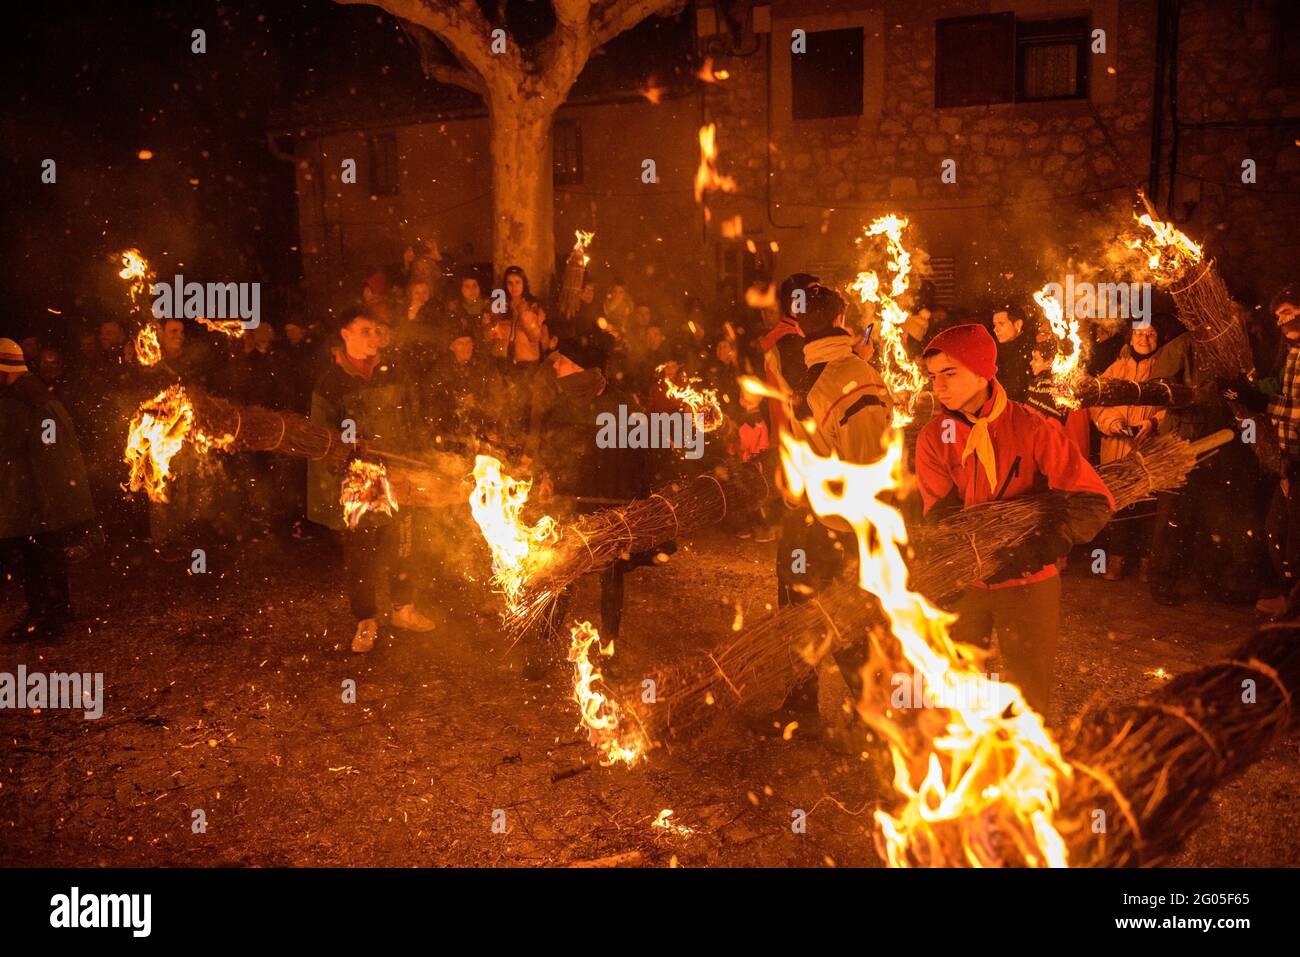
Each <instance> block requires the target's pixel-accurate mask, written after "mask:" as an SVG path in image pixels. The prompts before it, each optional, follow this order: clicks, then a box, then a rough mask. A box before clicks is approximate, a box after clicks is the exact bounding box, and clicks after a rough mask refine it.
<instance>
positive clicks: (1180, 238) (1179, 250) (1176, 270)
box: [1125, 213, 1205, 283]
mask: <svg viewBox="0 0 1300 957" xmlns="http://www.w3.org/2000/svg"><path fill="white" fill-rule="evenodd" d="M1133 218H1134V219H1136V220H1137V221H1138V222H1139V223H1141V224H1142V225H1143V226H1145V227H1146V228H1147V229H1148V230H1149V231H1150V233H1151V235H1149V236H1148V235H1147V234H1146V233H1143V234H1141V235H1139V236H1138V237H1137V238H1136V239H1131V240H1129V241H1128V242H1127V243H1126V244H1125V245H1127V246H1128V248H1129V249H1136V250H1138V251H1139V252H1141V253H1142V254H1144V255H1145V256H1146V257H1147V268H1149V269H1150V270H1151V273H1152V275H1153V276H1154V277H1155V278H1156V279H1157V280H1158V281H1160V282H1164V283H1168V282H1172V281H1174V280H1176V279H1177V278H1178V277H1179V276H1180V275H1182V273H1183V272H1184V271H1185V270H1187V269H1188V268H1190V267H1192V266H1195V265H1196V264H1198V263H1200V262H1201V261H1202V260H1203V259H1204V258H1205V256H1204V253H1203V252H1202V250H1201V247H1200V246H1199V245H1198V244H1197V243H1194V242H1192V241H1191V240H1190V239H1188V238H1187V235H1186V234H1185V233H1183V232H1182V231H1181V230H1179V229H1178V228H1177V227H1176V226H1174V225H1173V224H1172V223H1166V222H1162V221H1161V220H1158V219H1156V218H1155V217H1154V216H1152V215H1151V214H1150V213H1143V214H1142V215H1141V216H1137V215H1134V217H1133Z"/></svg>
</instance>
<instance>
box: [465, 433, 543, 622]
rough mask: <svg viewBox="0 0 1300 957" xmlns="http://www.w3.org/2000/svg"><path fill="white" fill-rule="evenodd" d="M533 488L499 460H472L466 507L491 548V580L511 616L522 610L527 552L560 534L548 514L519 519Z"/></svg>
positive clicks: (485, 457) (483, 457)
mask: <svg viewBox="0 0 1300 957" xmlns="http://www.w3.org/2000/svg"><path fill="white" fill-rule="evenodd" d="M532 487H533V483H532V482H529V481H523V480H516V479H512V478H511V477H510V476H509V475H505V474H504V473H502V471H501V463H500V462H499V461H498V460H496V459H494V458H493V457H492V456H490V455H480V456H477V457H476V458H475V459H474V490H473V491H472V492H471V493H470V497H469V508H470V512H471V513H472V514H473V515H474V521H475V522H477V523H478V527H479V531H481V532H482V533H483V538H484V539H486V540H487V543H488V548H490V549H491V551H492V581H493V582H494V583H495V584H496V585H497V586H498V587H499V588H500V589H501V591H502V593H503V594H504V595H505V600H506V607H507V609H508V610H509V613H510V614H511V615H516V614H518V613H519V612H520V611H522V606H521V605H520V597H521V596H522V594H523V590H524V584H525V582H526V579H527V575H526V571H525V563H526V562H527V561H528V559H529V553H530V552H537V551H539V550H540V549H543V548H545V547H546V546H548V545H552V544H554V543H555V542H556V541H558V540H559V537H560V533H559V526H558V525H557V524H556V522H555V519H553V518H551V517H550V516H549V515H546V516H543V517H542V518H541V519H540V520H539V521H538V522H537V523H536V524H535V525H531V526H530V525H526V524H524V522H523V521H522V520H521V519H520V517H519V516H520V514H521V513H522V512H523V509H524V505H525V504H527V502H528V492H529V491H530V490H531V489H532ZM534 557H536V556H535V555H534Z"/></svg>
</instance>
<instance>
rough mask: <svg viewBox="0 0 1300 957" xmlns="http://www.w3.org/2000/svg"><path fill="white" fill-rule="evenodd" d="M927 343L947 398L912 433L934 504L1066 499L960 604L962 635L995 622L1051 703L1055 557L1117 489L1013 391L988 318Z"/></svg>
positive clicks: (1099, 521)
mask: <svg viewBox="0 0 1300 957" xmlns="http://www.w3.org/2000/svg"><path fill="white" fill-rule="evenodd" d="M923 355H924V360H925V364H926V369H927V371H928V372H929V373H930V378H931V380H932V382H933V385H934V394H935V397H936V398H937V399H938V400H939V402H940V404H941V405H942V406H943V409H944V411H943V412H942V413H940V414H939V415H937V416H935V418H933V419H931V420H930V422H929V424H928V425H926V427H925V429H924V430H922V432H921V435H920V438H919V439H918V440H917V444H916V476H917V481H918V483H919V485H920V489H921V497H922V499H923V500H924V504H925V511H926V513H927V514H930V513H931V512H932V511H934V510H935V508H936V506H939V505H940V503H946V502H947V501H948V500H953V505H954V506H958V507H961V508H970V507H971V506H973V505H979V504H980V503H982V502H991V501H996V500H998V499H1003V498H1012V497H1014V496H1016V495H1031V494H1035V493H1038V492H1043V491H1047V490H1048V489H1051V490H1052V492H1053V494H1055V495H1057V496H1059V497H1060V499H1061V503H1060V504H1061V508H1059V509H1056V510H1054V515H1055V516H1056V517H1054V518H1052V519H1051V520H1049V521H1047V522H1045V523H1044V524H1043V525H1041V526H1040V527H1039V528H1038V529H1036V531H1035V533H1034V535H1033V536H1032V537H1031V538H1030V539H1029V540H1028V541H1026V542H1024V543H1023V544H1021V545H1019V546H1016V547H1015V548H1012V549H1009V550H1007V551H1006V552H1004V553H1003V554H1002V555H999V556H998V561H997V566H998V568H999V571H998V572H997V573H996V574H994V575H990V576H989V577H988V578H987V579H985V580H984V581H980V582H976V583H974V584H973V585H970V586H969V587H968V588H966V590H965V591H963V592H962V595H961V598H960V599H959V600H958V602H957V604H956V606H955V607H954V608H953V609H952V610H953V612H954V613H955V614H957V615H958V616H959V617H958V620H957V622H956V624H955V625H954V626H953V632H952V633H953V637H954V638H955V639H957V640H958V641H963V642H966V643H968V644H973V645H979V646H981V647H987V646H988V645H989V642H990V640H991V638H992V636H993V632H994V631H997V633H998V645H999V647H1000V649H1001V651H1002V656H1003V659H1004V661H1005V662H1006V668H1007V671H1008V677H1009V678H1010V679H1011V680H1012V681H1014V682H1015V683H1016V684H1017V685H1019V686H1020V688H1021V690H1022V691H1023V692H1024V695H1025V699H1026V700H1027V701H1028V702H1029V704H1030V705H1031V706H1032V707H1033V708H1034V709H1035V710H1037V711H1038V712H1039V713H1045V712H1046V709H1047V707H1048V704H1049V702H1050V698H1051V691H1052V669H1053V663H1054V659H1055V657H1056V639H1057V628H1058V625H1059V622H1060V599H1061V581H1060V578H1059V577H1058V576H1057V572H1056V561H1057V559H1059V558H1061V557H1062V556H1064V555H1065V554H1067V553H1068V552H1069V551H1070V548H1071V547H1073V546H1074V545H1075V544H1077V543H1079V542H1086V541H1088V540H1089V539H1091V538H1092V537H1093V536H1094V535H1096V534H1097V532H1098V531H1100V530H1101V528H1102V527H1103V526H1104V525H1105V524H1106V521H1107V520H1108V519H1109V518H1110V515H1111V512H1113V511H1114V509H1115V502H1114V499H1112V498H1111V495H1110V492H1109V490H1108V489H1107V488H1106V485H1105V483H1103V482H1102V480H1101V478H1100V477H1099V476H1098V475H1097V473H1096V472H1095V471H1094V470H1093V468H1092V466H1091V465H1089V464H1088V462H1087V460H1086V459H1084V457H1083V456H1082V455H1081V454H1080V453H1079V450H1078V448H1076V447H1075V445H1074V443H1072V442H1071V441H1070V440H1069V439H1068V438H1067V437H1066V435H1065V432H1064V430H1063V429H1062V428H1061V426H1060V423H1058V422H1054V421H1050V420H1048V419H1047V418H1045V417H1044V416H1042V415H1040V414H1039V413H1037V412H1034V411H1033V410H1031V409H1029V408H1026V407H1025V406H1023V405H1021V404H1020V403H1019V402H1014V401H1012V400H1011V399H1009V398H1007V394H1006V390H1004V389H1003V388H1002V385H1001V384H1000V383H999V382H998V380H997V373H998V368H997V344H996V343H995V342H994V341H993V337H992V336H991V335H989V333H988V331H987V330H986V329H985V328H984V327H983V326H979V325H973V324H972V325H961V326H954V327H952V328H951V329H948V330H946V331H944V332H941V333H939V335H937V336H935V337H934V338H933V339H931V340H930V343H929V345H927V346H926V347H925V352H924V354H923Z"/></svg>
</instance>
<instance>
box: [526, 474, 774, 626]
mask: <svg viewBox="0 0 1300 957" xmlns="http://www.w3.org/2000/svg"><path fill="white" fill-rule="evenodd" d="M771 491H772V489H771V487H770V484H769V483H768V481H767V478H766V476H764V474H763V471H762V469H761V468H760V467H759V466H757V465H754V464H749V465H739V466H735V467H719V468H717V469H715V470H714V471H712V472H708V473H705V474H704V475H698V476H696V477H695V478H693V479H691V480H690V481H688V482H685V483H682V484H680V485H673V486H669V487H668V488H666V489H663V490H661V491H658V492H654V493H652V494H651V495H650V497H649V498H643V499H635V500H634V501H632V502H629V503H628V504H627V505H623V506H619V507H616V508H606V509H602V510H600V511H599V512H593V513H591V514H590V515H584V516H582V517H581V518H579V519H578V520H577V521H575V522H572V523H568V524H565V525H562V526H560V529H559V538H558V540H557V541H555V542H554V543H553V544H551V545H548V546H545V547H537V548H534V549H532V550H531V551H529V552H528V555H527V556H526V557H525V559H524V561H523V563H522V565H521V566H520V567H519V569H518V570H517V573H516V574H517V576H518V578H519V580H520V581H521V582H522V585H521V587H520V588H519V589H518V598H517V599H516V600H515V601H513V602H512V603H511V610H510V611H509V612H507V617H506V627H507V628H508V629H509V630H510V631H511V633H512V634H515V635H520V634H523V633H524V632H526V631H528V630H529V629H530V628H534V627H537V626H539V625H541V624H542V623H543V622H544V621H545V620H546V618H547V613H548V611H549V610H550V609H551V608H552V607H553V605H554V602H555V599H556V598H557V597H558V596H559V595H560V593H561V592H563V591H564V589H565V588H567V587H568V586H569V585H571V584H572V583H573V582H575V581H577V580H578V579H579V578H581V577H582V576H583V575H585V574H587V573H588V572H591V571H595V570H597V569H601V568H605V567H608V566H609V565H611V564H612V563H613V562H614V560H615V559H617V558H620V557H626V556H628V555H632V554H636V553H638V552H646V551H649V550H651V549H653V548H657V547H659V546H660V545H663V544H665V543H667V542H670V541H674V540H675V539H677V538H679V537H681V536H683V535H689V534H690V533H692V532H694V531H697V530H698V529H700V528H703V527H705V526H708V525H713V524H716V523H717V522H720V521H721V520H722V519H723V517H724V516H726V515H727V514H728V513H729V512H734V511H737V510H739V509H744V508H751V507H753V506H755V505H757V504H759V503H760V502H762V501H764V500H765V499H766V498H767V497H768V495H769V494H771Z"/></svg>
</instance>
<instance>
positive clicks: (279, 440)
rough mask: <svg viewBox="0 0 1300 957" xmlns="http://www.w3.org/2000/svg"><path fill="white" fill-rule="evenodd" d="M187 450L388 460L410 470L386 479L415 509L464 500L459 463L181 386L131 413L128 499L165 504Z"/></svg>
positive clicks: (339, 460) (337, 460) (453, 458)
mask: <svg viewBox="0 0 1300 957" xmlns="http://www.w3.org/2000/svg"><path fill="white" fill-rule="evenodd" d="M187 444H192V446H193V447H194V449H195V450H196V451H198V452H200V453H206V452H209V451H211V450H213V449H216V450H218V451H221V452H275V453H278V454H281V455H289V456H293V457H294V458H303V459H316V460H320V459H328V460H329V461H331V462H334V463H337V464H339V465H341V464H343V463H344V462H346V461H347V460H348V459H349V458H352V457H354V456H357V455H363V456H364V455H370V456H376V457H380V458H386V459H388V460H390V461H392V462H398V463H401V464H402V465H404V466H408V467H403V468H400V469H397V468H395V469H393V470H392V471H391V472H390V471H388V470H385V472H384V480H385V482H386V483H388V485H387V487H388V489H389V491H390V493H391V494H392V495H393V496H394V497H395V499H396V501H399V502H402V503H403V504H410V505H420V506H437V505H449V504H452V503H459V502H460V501H463V498H462V496H461V493H460V477H461V475H462V474H463V472H464V469H463V467H462V463H461V460H460V458H459V457H457V456H451V455H446V454H435V455H434V456H432V461H425V460H416V459H408V458H406V457H405V456H400V455H394V454H392V453H390V452H387V451H384V450H382V449H376V448H373V447H370V446H368V445H367V444H366V443H364V442H354V443H349V442H345V441H343V437H342V436H341V435H340V433H338V432H336V431H334V430H333V429H328V428H326V427H324V426H322V425H318V424H317V423H315V422H313V421H311V420H310V419H308V418H307V417H306V416H302V415H297V414H295V413H292V412H277V411H274V410H272V409H263V408H261V407H259V406H250V405H236V404H234V403H233V402H227V401H226V400H225V399H219V398H217V397H216V396H211V395H208V394H206V393H204V392H200V391H198V390H196V389H186V388H185V387H184V386H181V385H173V386H169V387H168V388H166V389H164V390H163V391H162V392H159V393H158V394H157V395H156V396H154V397H153V398H152V399H148V400H147V401H145V402H143V403H141V405H140V408H139V409H137V410H136V413H135V416H134V417H133V418H132V420H131V427H130V431H129V433H128V436H127V444H126V454H125V458H126V462H127V464H128V465H129V466H130V478H129V480H128V483H127V487H128V488H129V489H130V490H131V491H132V492H141V491H143V492H145V493H146V494H147V495H148V496H149V498H150V499H152V500H153V501H155V502H166V501H167V485H168V482H169V480H170V479H171V477H172V474H173V472H172V466H171V463H172V459H173V458H175V456H176V455H177V454H178V453H179V452H180V451H181V450H182V449H183V448H185V446H186V445H187ZM368 464H371V465H372V467H375V468H382V466H377V465H375V464H374V463H368ZM356 475H357V477H356V478H354V479H353V492H352V494H353V495H362V496H363V497H365V498H366V499H367V500H371V499H372V498H373V499H374V501H375V502H376V504H378V502H380V501H381V500H382V499H383V498H384V496H379V497H378V498H374V497H373V496H372V495H371V494H370V493H361V492H360V491H358V489H359V488H360V486H357V485H356V483H357V482H359V481H360V477H361V473H356Z"/></svg>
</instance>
